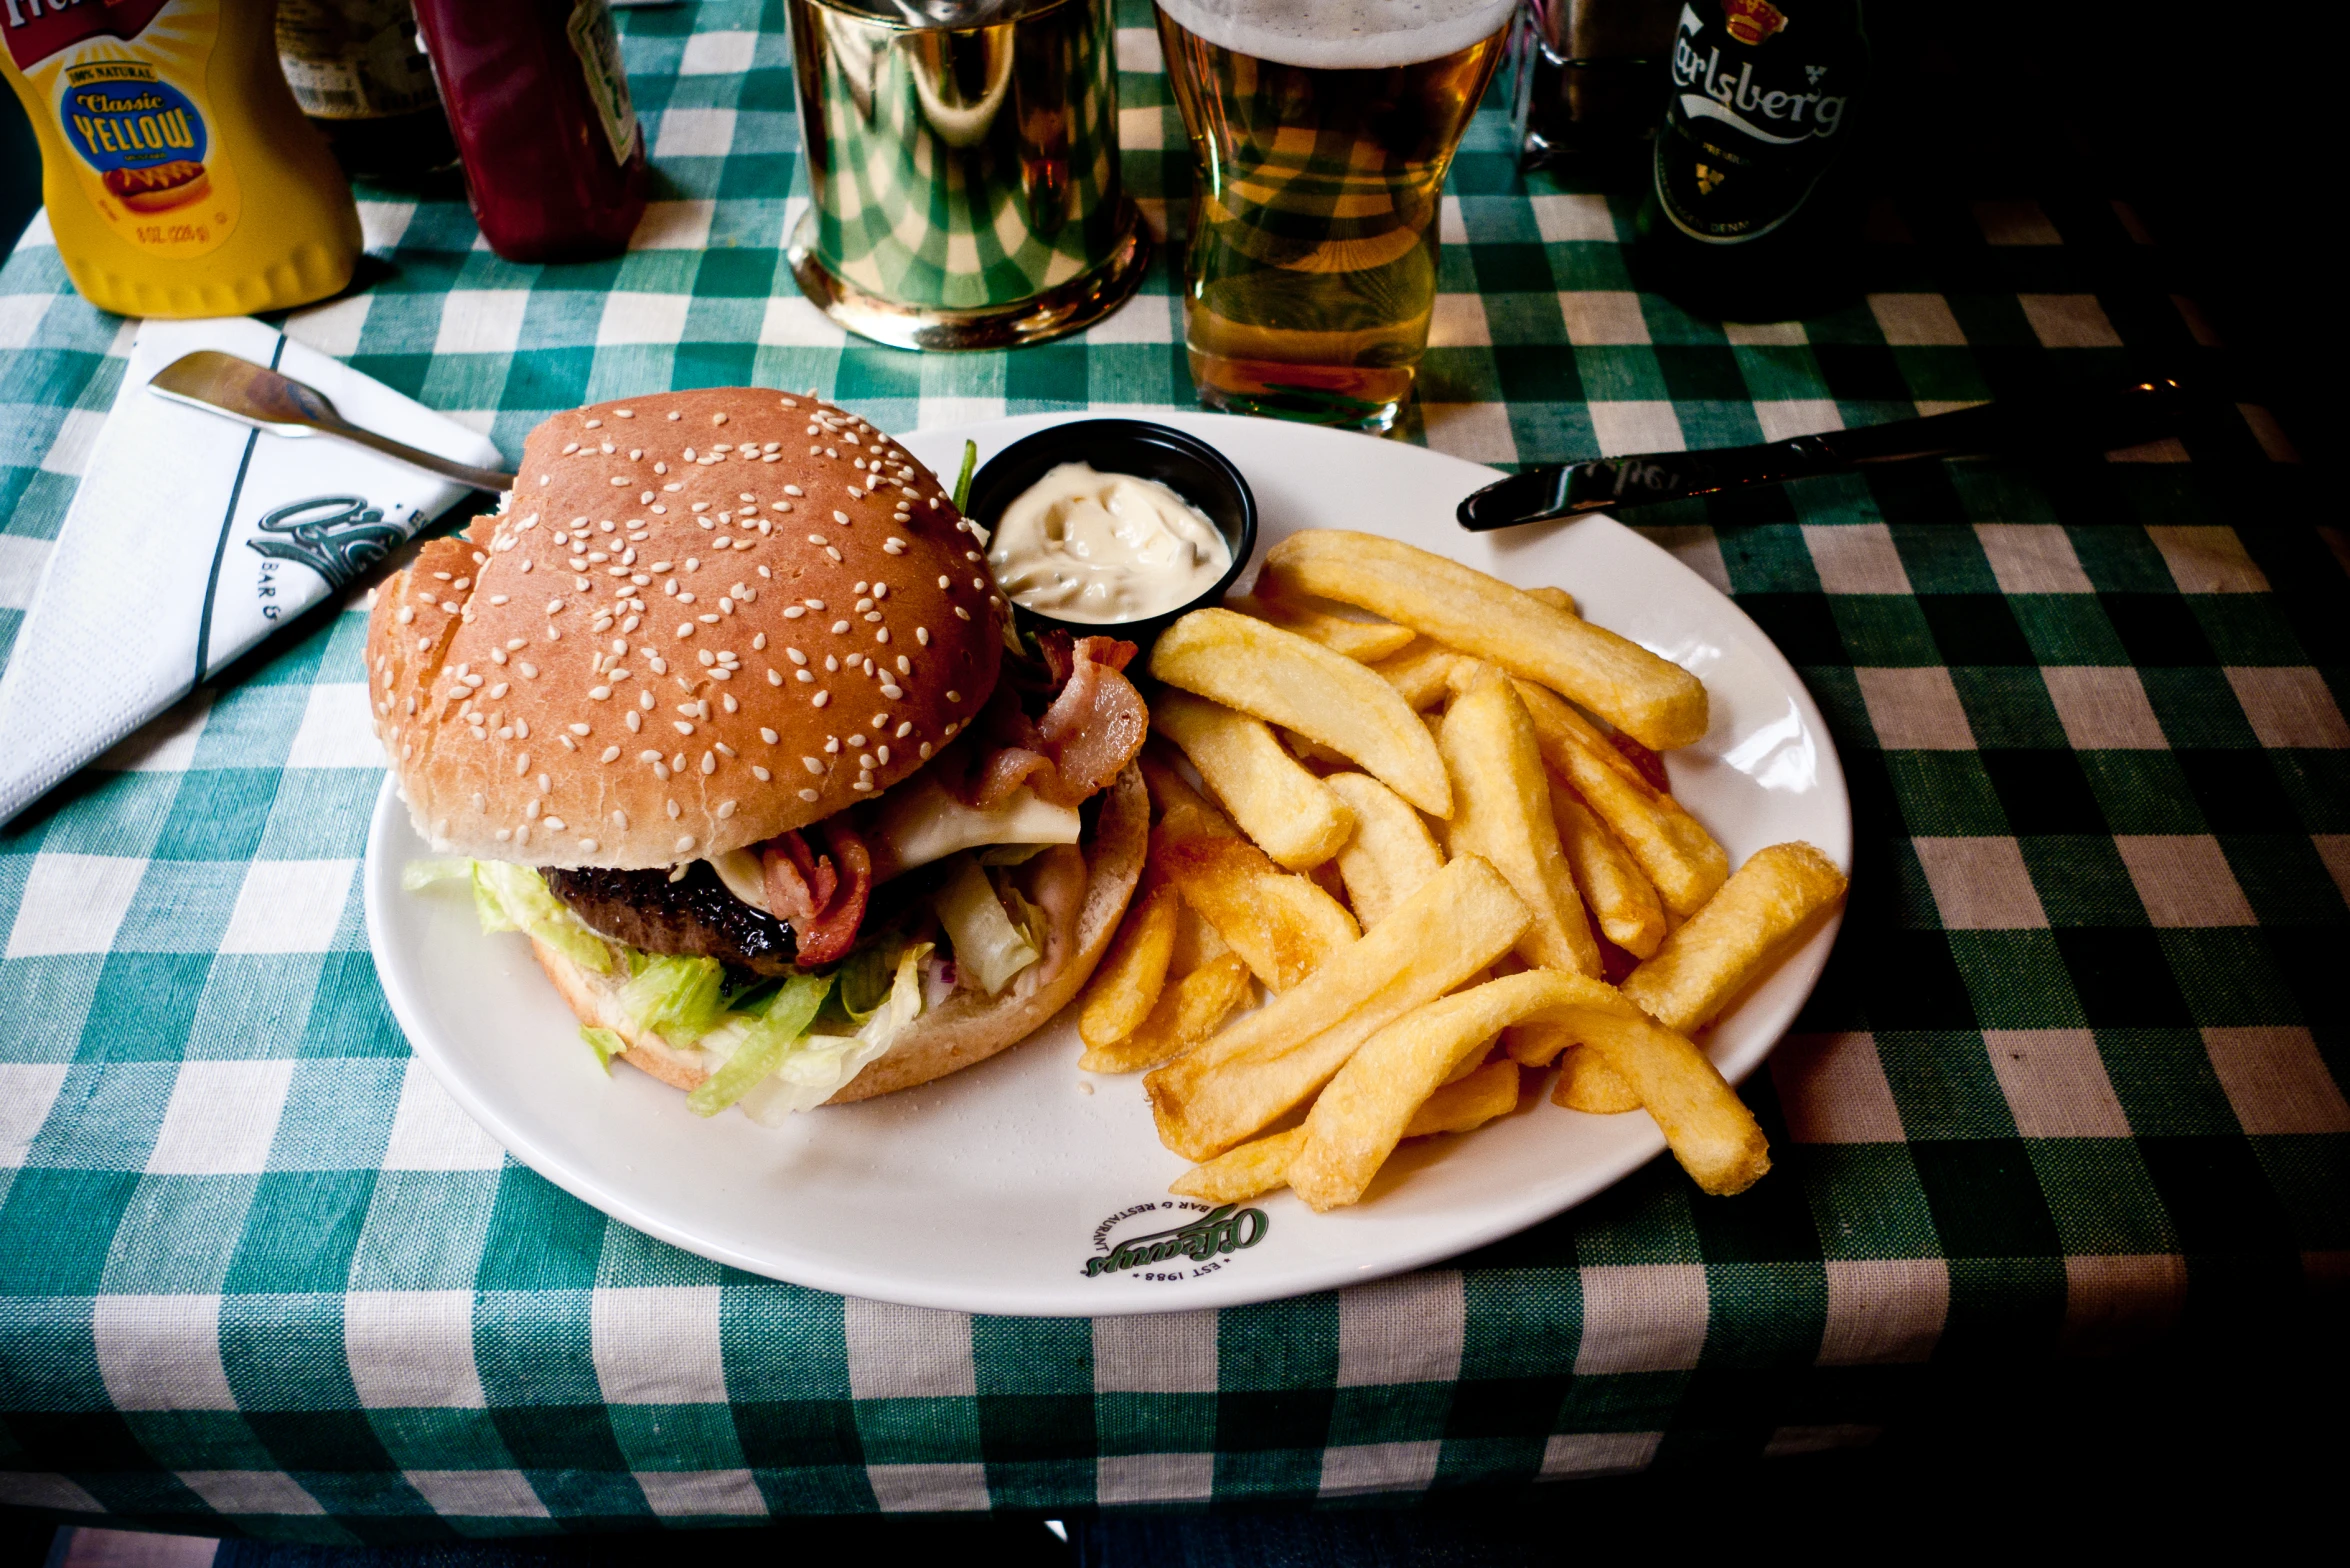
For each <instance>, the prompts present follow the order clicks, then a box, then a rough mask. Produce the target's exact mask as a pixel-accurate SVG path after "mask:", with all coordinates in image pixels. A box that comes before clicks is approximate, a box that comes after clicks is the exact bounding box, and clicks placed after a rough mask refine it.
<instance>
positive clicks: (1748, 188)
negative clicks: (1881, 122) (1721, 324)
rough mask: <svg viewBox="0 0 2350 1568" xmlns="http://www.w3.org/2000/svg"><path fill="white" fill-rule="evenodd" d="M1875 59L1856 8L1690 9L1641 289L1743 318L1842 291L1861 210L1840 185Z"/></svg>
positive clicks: (1792, 312) (1659, 147)
mask: <svg viewBox="0 0 2350 1568" xmlns="http://www.w3.org/2000/svg"><path fill="white" fill-rule="evenodd" d="M1868 65H1869V52H1868V39H1867V35H1866V34H1864V33H1863V32H1862V30H1861V18H1860V0H1687V3H1686V4H1684V5H1683V6H1682V8H1681V20H1680V26H1679V29H1678V30H1677V32H1676V33H1675V35H1674V38H1673V50H1672V55H1671V58H1670V60H1669V62H1668V65H1667V70H1668V73H1669V75H1670V77H1671V88H1670V94H1669V96H1668V98H1667V100H1666V104H1665V118H1664V127H1663V129H1662V130H1660V131H1659V132H1658V133H1657V138H1656V148H1655V154H1654V157H1653V159H1652V160H1651V167H1650V175H1649V180H1648V188H1647V191H1646V193H1645V195H1644V196H1643V198H1642V200H1641V204H1640V216H1639V218H1638V220H1637V225H1636V227H1637V231H1638V235H1639V245H1638V247H1637V250H1636V252H1635V265H1636V268H1637V276H1638V279H1639V282H1640V283H1641V286H1642V287H1644V288H1648V289H1652V290H1654V291H1656V292H1658V293H1661V294H1664V295H1666V296H1668V297H1670V298H1671V299H1673V300H1674V301H1675V302H1676V303H1678V304H1680V305H1682V306H1683V307H1684V308H1686V309H1688V310H1690V311H1692V312H1694V313H1696V314H1699V315H1704V316H1715V317H1722V318H1727V319H1730V320H1740V321H1776V320H1783V319H1786V318H1789V317H1793V316H1803V315H1811V314H1814V313H1816V312H1818V311H1820V310H1822V309H1825V308H1827V307H1829V306H1831V305H1833V304H1835V303H1837V302H1838V300H1839V297H1840V296H1842V295H1845V294H1848V293H1849V292H1850V291H1851V290H1852V288H1853V285H1854V279H1853V265H1852V264H1853V261H1854V260H1855V252H1856V251H1857V249H1858V240H1859V229H1860V204H1859V202H1858V200H1857V198H1856V193H1855V192H1853V191H1852V190H1851V189H1850V188H1849V181H1848V180H1844V179H1840V178H1839V175H1840V174H1844V173H1847V172H1849V170H1850V167H1851V160H1850V159H1849V158H1848V157H1845V156H1844V154H1845V153H1846V152H1847V149H1848V148H1849V147H1850V146H1851V144H1852V142H1853V140H1854V138H1855V134H1856V121H1857V120H1858V118H1859V112H1858V110H1859V103H1858V100H1859V97H1860V93H1861V89H1862V88H1863V86H1864V84H1865V82H1866V78H1867V75H1868Z"/></svg>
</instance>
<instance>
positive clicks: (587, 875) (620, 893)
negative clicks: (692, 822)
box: [539, 860, 798, 975]
mask: <svg viewBox="0 0 2350 1568" xmlns="http://www.w3.org/2000/svg"><path fill="white" fill-rule="evenodd" d="M539 875H540V876H542V877H545V878H546V879H547V891H549V892H551V893H553V894H554V895H555V896H556V897H557V898H559V899H561V900H562V901H563V902H564V904H565V905H567V906H568V907H569V908H570V910H571V912H572V913H573V914H575V915H577V916H579V918H580V919H582V920H584V921H586V922H587V923H588V925H589V926H590V927H591V928H593V929H594V930H595V931H596V932H598V933H599V934H601V935H603V936H608V937H610V938H611V939H612V940H613V941H615V942H625V943H627V944H628V945H629V946H630V947H633V948H635V949H637V950H638V951H639V952H644V953H667V954H671V955H674V956H677V957H685V958H715V959H717V960H718V961H719V962H720V963H722V964H725V965H726V966H728V967H729V968H731V969H745V970H749V971H750V972H751V973H753V974H757V975H787V974H791V973H793V968H792V955H793V954H794V953H795V952H797V951H798V949H797V947H796V946H795V945H794V944H793V942H792V934H791V928H790V927H788V926H786V925H785V924H784V923H783V922H782V921H780V920H778V919H776V918H775V917H774V916H773V915H771V914H769V913H767V911H765V910H764V909H753V908H752V907H751V906H750V905H748V904H746V903H744V902H743V901H742V900H741V899H739V898H737V897H735V896H734V894H733V893H731V892H729V891H728V890H727V886H726V884H725V883H724V882H721V881H720V880H718V873H717V872H716V871H714V870H712V869H711V867H710V863H709V862H708V861H706V860H695V861H690V862H688V863H687V865H686V868H685V875H684V876H682V877H679V878H678V879H677V880H675V881H674V882H673V881H671V880H670V877H669V873H668V872H666V871H608V870H604V869H601V868H599V867H594V866H588V867H583V868H581V869H580V870H577V871H558V870H555V869H553V868H542V869H541V870H540V872H539Z"/></svg>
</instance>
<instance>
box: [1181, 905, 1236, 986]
mask: <svg viewBox="0 0 2350 1568" xmlns="http://www.w3.org/2000/svg"><path fill="white" fill-rule="evenodd" d="M1231 951H1232V944H1231V943H1229V942H1227V941H1225V940H1224V938H1223V937H1222V935H1220V934H1219V933H1218V932H1217V930H1216V928H1215V927H1214V926H1212V925H1209V924H1208V923H1207V921H1205V920H1203V919H1202V918H1200V912H1199V911H1198V910H1196V909H1194V908H1192V907H1191V906H1190V905H1189V904H1186V903H1184V902H1183V901H1182V900H1181V899H1177V900H1176V901H1175V952H1174V956H1172V957H1171V958H1169V959H1168V960H1167V973H1168V975H1169V977H1174V976H1177V975H1187V974H1190V973H1191V972H1192V971H1193V970H1194V969H1197V968H1198V967H1199V966H1200V965H1202V964H1204V963H1206V962H1207V961H1208V960H1209V959H1211V958H1222V957H1223V956H1224V955H1225V954H1226V953H1229V952H1231ZM1242 967H1243V968H1246V967H1247V966H1246V965H1245V964H1244V965H1243V966H1242Z"/></svg>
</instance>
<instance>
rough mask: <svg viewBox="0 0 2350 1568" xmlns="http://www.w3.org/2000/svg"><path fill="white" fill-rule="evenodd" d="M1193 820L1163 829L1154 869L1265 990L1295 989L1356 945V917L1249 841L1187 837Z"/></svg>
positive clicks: (1180, 818)
mask: <svg viewBox="0 0 2350 1568" xmlns="http://www.w3.org/2000/svg"><path fill="white" fill-rule="evenodd" d="M1195 817H1196V813H1193V812H1191V811H1188V810H1185V811H1179V812H1177V813H1176V814H1175V815H1173V816H1171V817H1169V818H1168V820H1167V821H1165V822H1162V823H1160V824H1159V826H1158V828H1157V830H1156V831H1155V832H1153V833H1152V835H1151V852H1150V858H1151V864H1153V865H1154V866H1157V867H1158V868H1159V869H1160V870H1161V871H1163V872H1164V873H1165V874H1166V875H1167V877H1168V878H1170V879H1171V880H1172V881H1173V882H1174V884H1175V886H1176V888H1177V889H1178V890H1180V891H1181V893H1182V894H1183V901H1184V902H1185V903H1187V904H1189V905H1190V906H1191V907H1192V908H1194V909H1196V910H1198V911H1199V913H1200V917H1201V918H1202V919H1204V920H1205V921H1207V923H1208V924H1209V925H1212V926H1214V927H1215V928H1216V934H1217V935H1218V936H1221V937H1222V938H1223V939H1224V940H1225V941H1226V942H1228V943H1230V944H1231V946H1232V950H1233V951H1234V952H1236V953H1238V954H1239V955H1240V957H1241V960H1242V961H1243V962H1244V963H1246V964H1247V965H1248V967H1249V968H1250V969H1251V970H1252V971H1253V972H1254V973H1255V974H1256V977H1257V978H1258V979H1259V980H1262V981H1264V982H1265V986H1266V989H1268V990H1271V991H1275V992H1280V991H1288V990H1290V989H1292V988H1294V987H1295V986H1296V985H1297V984H1298V983H1299V982H1300V981H1302V980H1304V979H1305V978H1306V976H1308V975H1310V974H1312V973H1313V972H1314V971H1315V970H1316V969H1318V968H1320V967H1321V965H1322V964H1323V963H1324V962H1325V961H1326V960H1327V959H1328V958H1329V957H1330V956H1331V955H1332V954H1333V953H1337V952H1340V951H1342V950H1343V949H1344V948H1345V947H1346V946H1347V944H1348V943H1350V942H1352V941H1353V940H1354V939H1355V937H1356V935H1357V934H1358V933H1357V930H1356V927H1355V922H1354V917H1353V916H1352V915H1350V914H1348V913H1347V912H1346V906H1345V905H1343V904H1341V903H1339V902H1338V900H1337V899H1335V898H1332V897H1331V896H1330V895H1329V894H1328V893H1325V892H1323V891H1322V889H1321V888H1319V887H1317V886H1315V885H1314V882H1313V880H1312V879H1311V878H1309V877H1304V876H1300V875H1298V874H1297V873H1296V872H1294V871H1284V870H1282V869H1281V868H1280V867H1279V866H1276V865H1274V864H1273V862H1272V860H1271V859H1270V858H1268V857H1267V856H1266V854H1265V852H1264V851H1263V850H1261V849H1259V848H1257V847H1256V846H1255V845H1254V844H1251V843H1249V842H1248V841H1247V840H1245V839H1238V838H1224V837H1221V836H1219V835H1217V834H1214V833H1204V832H1203V833H1189V832H1184V831H1182V828H1183V826H1184V825H1185V824H1186V823H1189V822H1190V821H1192V820H1194V818H1195Z"/></svg>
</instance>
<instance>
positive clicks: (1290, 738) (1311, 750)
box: [1280, 729, 1355, 772]
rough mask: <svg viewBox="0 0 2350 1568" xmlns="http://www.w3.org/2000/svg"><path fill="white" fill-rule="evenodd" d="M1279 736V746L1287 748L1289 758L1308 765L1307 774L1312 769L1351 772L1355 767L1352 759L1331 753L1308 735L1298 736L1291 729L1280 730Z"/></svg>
mask: <svg viewBox="0 0 2350 1568" xmlns="http://www.w3.org/2000/svg"><path fill="white" fill-rule="evenodd" d="M1280 735H1281V744H1282V745H1284V746H1286V747H1287V748H1289V754H1290V755H1291V756H1293V757H1295V758H1297V760H1298V761H1300V762H1303V763H1306V764H1308V765H1309V766H1308V771H1309V772H1310V771H1312V769H1313V768H1346V769H1348V770H1350V771H1351V770H1352V769H1353V767H1354V765H1355V762H1354V758H1352V757H1349V756H1347V755H1346V754H1345V753H1344V752H1338V751H1332V750H1331V749H1330V748H1329V747H1327V746H1325V745H1323V744H1322V743H1321V742H1320V741H1318V740H1315V739H1314V738H1313V737H1312V736H1310V735H1300V734H1299V733H1298V732H1297V731H1295V730H1291V729H1285V730H1282V731H1281V732H1280Z"/></svg>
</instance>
